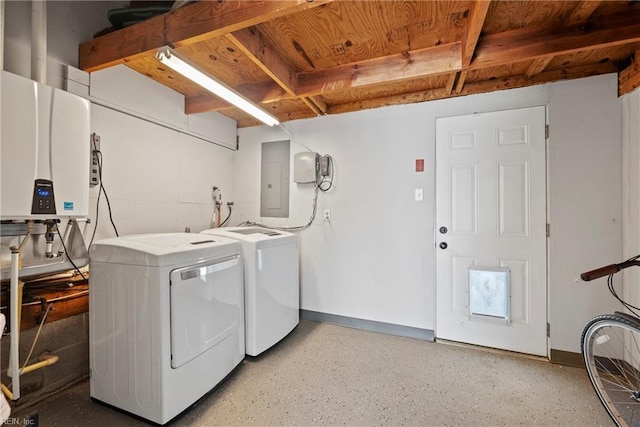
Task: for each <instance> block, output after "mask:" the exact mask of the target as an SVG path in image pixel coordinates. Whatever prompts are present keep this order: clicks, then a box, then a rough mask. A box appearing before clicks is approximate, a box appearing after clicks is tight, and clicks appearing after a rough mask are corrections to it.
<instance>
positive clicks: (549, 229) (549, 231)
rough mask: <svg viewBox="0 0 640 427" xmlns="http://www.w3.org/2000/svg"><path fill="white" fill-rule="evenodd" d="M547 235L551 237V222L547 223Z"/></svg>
mask: <svg viewBox="0 0 640 427" xmlns="http://www.w3.org/2000/svg"><path fill="white" fill-rule="evenodd" d="M547 237H551V224H549V223H547Z"/></svg>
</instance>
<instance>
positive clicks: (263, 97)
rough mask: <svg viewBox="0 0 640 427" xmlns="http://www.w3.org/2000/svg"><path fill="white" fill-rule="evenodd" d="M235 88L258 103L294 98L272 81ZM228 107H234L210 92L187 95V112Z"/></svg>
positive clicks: (193, 112) (194, 112)
mask: <svg viewBox="0 0 640 427" xmlns="http://www.w3.org/2000/svg"><path fill="white" fill-rule="evenodd" d="M235 90H236V92H238V93H240V94H242V95H243V96H244V97H245V98H248V99H249V100H251V101H252V102H255V103H256V104H268V103H271V102H277V101H281V100H283V99H291V98H294V97H293V96H291V95H289V94H287V93H286V92H285V91H284V90H283V89H282V88H281V87H279V86H278V85H276V84H275V83H274V82H271V81H268V82H263V83H254V84H244V85H240V86H238V87H236V88H235ZM227 108H232V106H231V105H230V104H229V103H227V102H225V101H223V100H222V99H220V98H218V97H217V96H215V95H209V94H206V95H200V96H192V97H187V98H186V99H185V103H184V110H185V114H196V113H205V112H207V111H220V110H224V109H227Z"/></svg>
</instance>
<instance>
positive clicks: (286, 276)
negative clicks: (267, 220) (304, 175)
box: [202, 227, 300, 356]
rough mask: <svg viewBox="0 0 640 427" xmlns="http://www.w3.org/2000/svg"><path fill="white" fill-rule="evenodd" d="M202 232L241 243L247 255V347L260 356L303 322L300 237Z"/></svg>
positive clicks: (254, 230) (249, 230)
mask: <svg viewBox="0 0 640 427" xmlns="http://www.w3.org/2000/svg"><path fill="white" fill-rule="evenodd" d="M202 233H205V234H208V235H215V236H222V237H227V238H230V239H234V240H237V241H239V242H240V243H241V244H242V251H243V256H244V289H245V347H246V352H247V354H248V355H249V356H257V355H259V354H260V353H262V352H263V351H265V350H267V349H268V348H270V347H272V346H273V345H274V344H276V343H277V342H279V341H280V340H281V339H282V338H284V337H285V336H287V334H288V333H289V332H291V331H292V330H293V328H295V327H296V325H297V324H298V323H299V321H300V279H299V276H298V268H299V267H298V264H299V249H298V238H297V236H296V235H295V234H293V233H288V232H286V231H280V230H272V229H267V228H260V227H224V228H212V229H210V230H205V231H203V232H202Z"/></svg>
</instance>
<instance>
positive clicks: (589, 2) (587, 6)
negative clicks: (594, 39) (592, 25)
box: [564, 0, 602, 27]
mask: <svg viewBox="0 0 640 427" xmlns="http://www.w3.org/2000/svg"><path fill="white" fill-rule="evenodd" d="M576 3H577V4H576V7H574V8H573V11H572V12H571V14H570V15H569V16H567V18H566V19H565V20H564V25H566V26H567V27H571V26H574V25H584V24H585V23H586V22H587V20H588V19H589V18H590V17H591V15H593V12H595V11H596V9H597V8H598V6H600V3H602V2H601V1H599V0H598V1H595V0H582V1H579V2H576Z"/></svg>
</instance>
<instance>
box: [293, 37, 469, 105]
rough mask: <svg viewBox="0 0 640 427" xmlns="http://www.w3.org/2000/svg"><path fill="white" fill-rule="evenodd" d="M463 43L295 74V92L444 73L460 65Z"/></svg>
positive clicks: (305, 93) (306, 93)
mask: <svg viewBox="0 0 640 427" xmlns="http://www.w3.org/2000/svg"><path fill="white" fill-rule="evenodd" d="M461 53H462V44H461V43H460V42H457V43H449V44H446V45H440V46H435V47H429V48H425V49H418V50H414V51H410V52H405V53H398V54H395V55H389V56H386V57H382V58H374V59H369V60H366V61H361V62H358V63H355V64H353V63H352V64H345V65H340V66H337V67H333V68H328V69H324V70H318V71H310V72H303V73H298V95H299V96H311V95H319V94H322V93H324V92H333V91H336V90H344V89H349V88H354V87H361V86H369V85H375V84H380V83H389V82H392V81H399V80H407V79H412V78H417V77H424V76H431V75H438V74H446V73H450V72H451V71H457V70H459V69H460V68H461V67H462V62H461Z"/></svg>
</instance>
